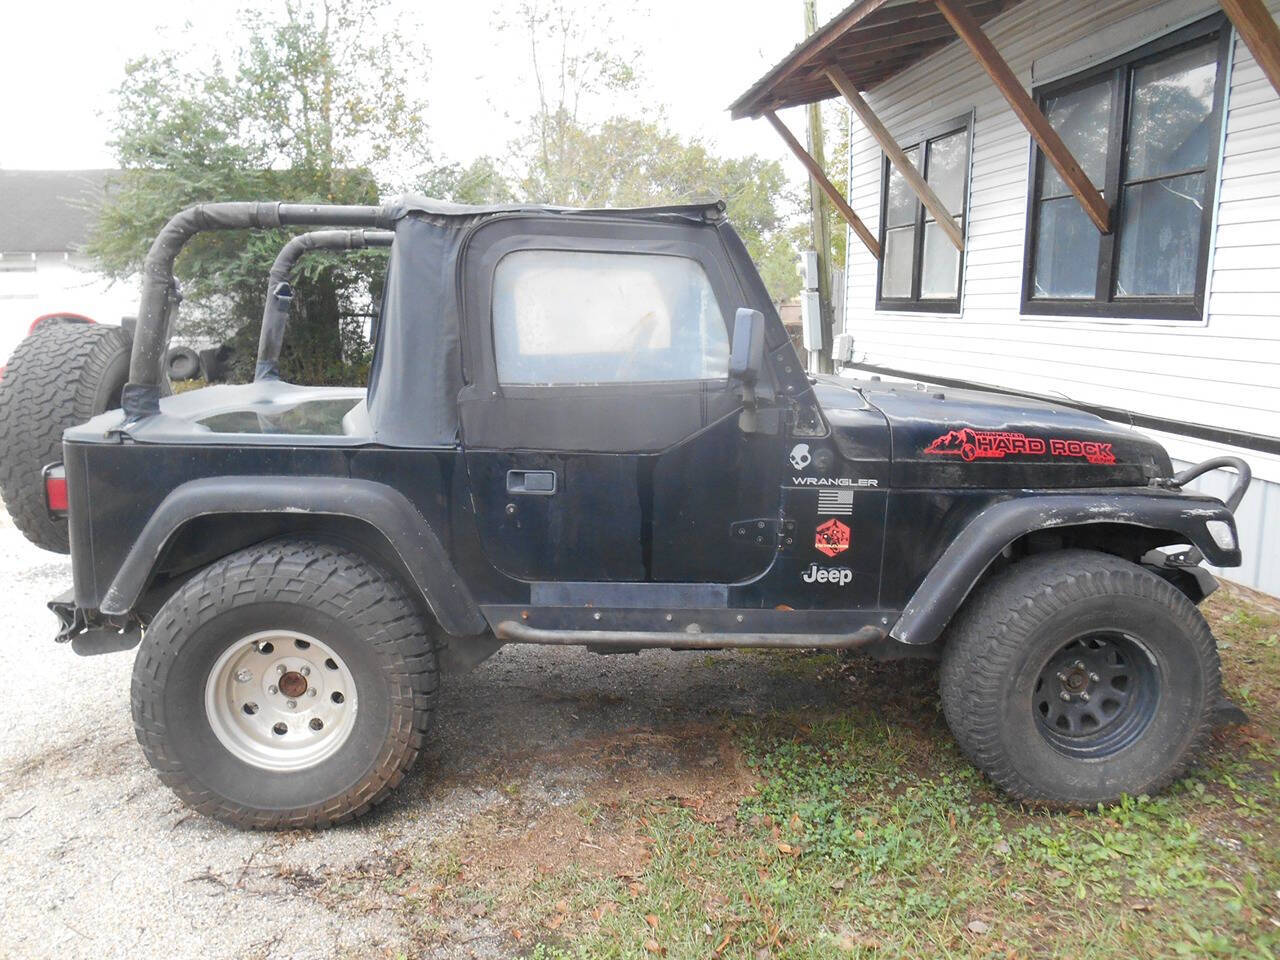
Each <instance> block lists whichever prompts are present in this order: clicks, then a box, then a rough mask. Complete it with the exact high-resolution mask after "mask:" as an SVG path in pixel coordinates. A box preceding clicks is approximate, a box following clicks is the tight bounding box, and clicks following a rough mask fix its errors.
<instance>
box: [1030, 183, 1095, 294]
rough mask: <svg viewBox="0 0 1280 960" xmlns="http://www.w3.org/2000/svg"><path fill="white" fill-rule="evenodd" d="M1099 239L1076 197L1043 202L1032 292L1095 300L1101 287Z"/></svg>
mask: <svg viewBox="0 0 1280 960" xmlns="http://www.w3.org/2000/svg"><path fill="white" fill-rule="evenodd" d="M1100 241H1101V234H1099V233H1098V229H1097V227H1095V226H1094V225H1093V223H1092V221H1090V220H1089V218H1088V216H1087V215H1086V214H1085V212H1084V210H1083V208H1081V206H1080V204H1079V203H1077V202H1076V198H1075V197H1070V196H1069V197H1063V198H1061V199H1058V200H1045V201H1042V202H1041V204H1040V221H1039V233H1038V236H1037V237H1036V253H1035V268H1034V273H1033V276H1032V290H1031V295H1032V296H1033V297H1051V298H1054V299H1066V298H1085V299H1092V298H1093V297H1094V295H1095V294H1096V292H1097V288H1098V279H1097V276H1098V244H1099V242H1100Z"/></svg>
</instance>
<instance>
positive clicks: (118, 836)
mask: <svg viewBox="0 0 1280 960" xmlns="http://www.w3.org/2000/svg"><path fill="white" fill-rule="evenodd" d="M0 582H2V583H4V584H5V587H6V590H7V594H8V598H7V599H8V605H7V608H6V613H7V617H6V619H5V627H4V629H3V631H2V633H0V636H2V638H3V639H2V640H0V670H2V671H3V675H4V677H5V678H6V682H5V695H4V696H3V698H0V729H2V730H3V731H4V734H3V740H2V741H0V916H3V918H4V923H3V925H2V926H0V956H7V957H59V958H66V957H94V958H99V957H131V958H136V957H148V956H186V957H196V956H208V957H253V956H259V957H268V956H270V957H336V956H341V957H396V956H403V955H408V956H419V955H422V954H423V953H424V952H425V953H426V954H428V955H430V956H440V957H455V956H456V957H472V956H482V957H501V956H506V955H508V952H509V951H510V941H509V940H506V939H504V938H503V937H502V936H501V935H499V931H496V930H488V929H486V928H485V923H484V921H483V920H480V919H476V920H474V921H473V920H470V919H468V920H465V921H464V924H465V925H464V926H463V927H460V928H458V929H457V930H456V936H446V937H444V938H443V939H442V940H441V939H438V940H437V941H436V943H434V944H433V945H431V946H430V947H423V946H422V944H421V942H420V941H415V940H414V939H413V938H412V936H411V933H410V931H409V929H408V926H407V925H406V923H405V918H404V916H403V915H402V913H400V912H397V908H396V906H395V905H394V904H392V903H391V902H389V901H382V900H379V899H377V898H374V899H370V898H369V897H368V896H367V895H364V894H361V895H353V896H352V897H351V898H349V899H348V898H344V897H342V896H334V895H333V891H334V889H335V888H336V889H339V890H341V889H342V887H341V884H335V883H334V882H333V881H332V878H334V877H342V876H344V875H349V874H361V873H362V872H363V873H364V875H368V874H369V873H370V872H374V873H376V871H377V870H378V869H379V867H378V865H379V864H385V863H387V862H392V860H393V858H394V857H396V856H403V855H404V854H403V851H405V850H406V849H410V848H411V849H413V850H416V851H423V850H429V849H431V848H432V846H433V845H437V844H439V843H440V842H442V841H444V840H447V839H448V838H449V837H450V836H452V835H453V834H455V833H456V832H457V831H458V830H459V829H460V828H461V827H462V826H463V825H465V824H467V823H468V822H470V821H472V820H473V819H474V818H475V817H477V816H479V815H485V816H489V817H493V816H498V817H502V816H505V815H506V811H507V810H508V809H514V808H512V807H510V806H509V805H510V804H511V797H512V796H514V795H516V794H517V793H518V795H519V798H520V800H519V806H518V809H519V813H520V815H521V816H522V817H529V816H535V817H536V816H538V815H539V811H540V810H541V811H542V812H543V813H546V812H549V811H551V810H552V809H553V808H556V807H559V806H563V805H566V804H571V803H573V802H574V801H575V800H576V799H577V798H580V797H581V796H583V794H584V791H586V790H588V789H590V787H591V781H592V780H593V778H594V779H599V778H606V777H607V778H610V779H611V780H615V781H616V776H615V774H616V770H610V769H607V768H605V767H603V766H602V767H597V766H595V765H594V761H593V760H592V759H591V758H592V757H594V756H597V755H598V756H604V755H606V754H608V755H611V756H613V757H618V756H625V758H626V763H627V764H628V765H629V769H630V771H631V773H632V775H637V774H638V776H639V777H640V778H641V780H642V782H643V781H644V780H652V781H654V782H655V784H656V783H657V782H658V781H661V780H663V778H665V777H670V776H672V775H673V774H676V775H678V774H679V773H680V772H681V769H680V768H681V766H682V765H688V766H690V767H698V766H701V767H707V766H710V765H714V764H716V763H717V762H718V761H717V758H716V756H714V755H709V756H703V757H701V758H699V757H698V756H697V751H696V750H694V751H689V750H680V749H673V747H672V744H673V743H675V744H679V743H680V742H681V738H682V734H681V732H680V731H681V730H682V728H687V729H689V730H694V729H697V728H698V727H699V726H702V727H706V726H707V725H708V724H709V723H710V724H715V723H717V722H718V721H719V718H721V717H723V716H724V715H725V713H726V712H727V713H737V714H742V713H761V712H765V711H768V710H770V709H773V708H796V707H800V706H803V705H804V704H805V703H806V702H807V701H809V700H811V699H813V698H824V697H827V696H830V695H831V694H830V693H829V692H824V690H823V689H822V687H821V685H819V686H818V687H817V688H816V689H815V687H814V685H813V684H812V683H811V680H810V679H806V678H805V677H803V676H802V675H799V674H797V673H796V672H794V671H789V670H785V669H778V668H777V666H776V664H775V663H774V661H772V660H771V659H770V658H769V657H765V656H761V655H758V654H751V653H736V654H713V655H710V656H704V655H701V654H697V655H695V654H688V653H684V654H676V653H670V652H655V651H649V652H645V653H642V654H640V655H631V656H597V655H593V654H589V653H586V652H584V651H579V650H549V649H512V648H507V649H505V650H503V651H501V652H500V653H499V654H497V655H496V656H495V657H493V658H492V659H490V660H489V661H488V662H486V663H485V664H483V665H482V666H481V667H480V668H478V669H477V670H475V671H474V672H472V673H471V674H468V675H467V676H465V677H459V678H453V679H451V680H447V681H446V686H445V693H444V696H443V698H442V702H441V710H440V713H439V715H438V721H437V727H436V730H435V732H434V736H433V737H432V738H431V741H430V745H429V747H428V751H427V755H426V756H424V757H423V758H422V759H421V760H420V761H419V763H418V766H417V767H416V769H415V771H414V772H413V774H412V775H411V776H410V777H409V778H408V779H407V780H406V781H405V782H404V783H403V784H402V785H401V787H400V788H399V790H398V791H397V792H396V794H395V795H394V796H393V798H392V799H391V800H390V801H389V802H388V803H386V804H385V805H384V806H383V807H381V808H380V809H379V810H378V811H375V812H374V814H372V815H371V816H368V817H365V818H364V819H363V820H361V821H360V822H359V823H357V824H355V825H349V826H346V827H341V828H338V829H334V830H329V831H325V832H318V833H307V832H290V833H280V834H262V833H245V832H239V831H236V830H233V829H231V828H229V827H224V826H222V825H221V824H218V823H216V822H214V821H211V820H207V819H205V818H203V817H201V816H198V815H192V814H190V813H189V812H188V811H187V810H185V809H184V808H183V807H181V806H180V805H179V804H178V803H177V801H176V800H175V799H174V797H173V796H172V795H171V794H170V793H169V792H168V790H166V789H165V788H164V787H163V786H162V785H161V784H160V782H159V781H158V780H157V779H156V778H155V777H154V776H153V775H152V773H151V771H150V768H148V767H147V766H146V764H145V762H144V760H143V758H142V755H141V752H140V750H139V748H138V746H137V743H136V742H135V740H134V735H133V728H132V724H131V721H130V717H129V673H130V669H131V667H132V659H133V658H132V656H131V655H130V654H114V655H108V656H103V657H94V658H80V657H77V656H75V655H74V654H73V653H72V652H71V650H70V648H69V646H64V645H56V644H54V643H53V640H52V638H53V634H54V630H55V621H54V617H53V615H52V614H51V613H50V612H49V611H48V610H47V609H46V607H45V602H46V601H47V599H48V598H49V597H51V596H53V595H54V594H56V593H59V592H61V591H62V590H64V589H65V588H66V587H67V586H69V585H70V582H71V570H70V562H69V560H68V559H67V558H66V557H62V556H58V555H55V554H50V553H46V552H44V551H41V550H38V549H37V548H35V547H33V546H31V545H30V544H29V543H27V542H26V540H24V539H23V537H22V536H21V534H19V533H18V532H17V531H16V530H15V529H14V528H13V526H12V524H11V523H10V521H9V519H8V516H7V514H5V513H3V511H2V510H0ZM654 731H658V732H659V733H660V734H661V735H660V736H654V735H653V734H654ZM663 731H666V732H665V733H663ZM684 739H686V740H688V739H696V737H690V736H685V737H684ZM664 741H665V743H666V746H662V743H663V742H664ZM655 743H656V744H658V746H649V747H646V746H644V744H649V745H652V744H655ZM575 751H576V752H575ZM584 758H585V759H584ZM531 811H532V812H531ZM383 869H385V867H384V868H383ZM321 890H323V893H324V895H323V896H322V895H321ZM409 926H411V925H409ZM504 944H505V945H504Z"/></svg>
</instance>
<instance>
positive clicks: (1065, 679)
mask: <svg viewBox="0 0 1280 960" xmlns="http://www.w3.org/2000/svg"><path fill="white" fill-rule="evenodd" d="M1159 694H1160V678H1159V673H1158V672H1157V670H1156V665H1155V662H1154V661H1153V660H1152V658H1151V655H1150V654H1149V653H1148V652H1147V650H1146V647H1144V646H1143V644H1142V643H1141V642H1140V641H1139V640H1138V639H1137V638H1136V637H1134V636H1132V635H1130V634H1127V633H1119V632H1095V633H1088V634H1084V635H1082V636H1079V637H1076V638H1075V639H1073V640H1071V641H1070V642H1068V643H1066V644H1065V645H1063V646H1062V647H1061V648H1060V649H1059V650H1058V652H1057V653H1055V654H1054V655H1053V656H1051V657H1050V658H1049V660H1048V662H1046V663H1045V665H1044V668H1043V669H1042V670H1041V671H1040V675H1039V677H1037V678H1036V686H1035V693H1034V694H1033V696H1032V711H1033V713H1034V714H1035V718H1036V725H1037V726H1038V727H1039V730H1040V734H1041V736H1043V737H1044V739H1045V740H1046V741H1047V742H1048V743H1049V745H1050V746H1052V747H1053V748H1054V749H1055V750H1057V751H1059V752H1060V753H1064V754H1066V755H1068V756H1071V757H1079V758H1091V759H1098V758H1102V757H1109V756H1111V755H1112V754H1115V753H1118V752H1119V751H1121V750H1123V749H1124V748H1125V747H1127V746H1129V745H1130V744H1131V743H1133V741H1134V740H1136V739H1137V738H1138V737H1139V736H1141V735H1142V731H1143V730H1145V729H1146V728H1147V724H1148V723H1150V722H1151V718H1152V717H1153V716H1154V715H1155V712H1156V704H1157V702H1158V700H1159Z"/></svg>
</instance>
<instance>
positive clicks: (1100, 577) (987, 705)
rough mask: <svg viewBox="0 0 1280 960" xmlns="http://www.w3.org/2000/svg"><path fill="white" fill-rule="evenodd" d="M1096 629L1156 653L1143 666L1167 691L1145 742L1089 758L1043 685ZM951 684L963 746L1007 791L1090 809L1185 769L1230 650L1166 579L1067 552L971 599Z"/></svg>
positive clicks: (1114, 560)
mask: <svg viewBox="0 0 1280 960" xmlns="http://www.w3.org/2000/svg"><path fill="white" fill-rule="evenodd" d="M1090 631H1098V633H1104V632H1107V631H1110V632H1112V633H1113V635H1115V636H1117V637H1119V638H1120V639H1121V640H1122V641H1123V640H1124V639H1125V638H1128V639H1129V640H1137V641H1139V644H1140V646H1139V647H1138V649H1140V650H1145V651H1147V656H1146V657H1145V658H1144V657H1141V656H1139V657H1135V658H1134V660H1135V661H1137V662H1138V664H1139V667H1140V669H1141V670H1143V671H1149V675H1150V676H1151V677H1154V678H1155V681H1154V684H1153V689H1154V690H1155V691H1156V692H1157V696H1156V699H1155V700H1154V703H1153V705H1152V706H1150V707H1149V708H1148V709H1149V711H1150V716H1149V719H1148V720H1147V721H1146V723H1145V726H1142V727H1136V726H1135V727H1134V728H1133V729H1136V730H1139V731H1140V732H1137V733H1136V734H1131V736H1132V737H1133V739H1131V740H1124V741H1119V742H1117V743H1115V744H1114V745H1113V746H1111V747H1109V748H1108V749H1110V750H1113V751H1114V752H1112V753H1109V754H1106V753H1104V754H1103V755H1097V756H1094V755H1090V756H1081V755H1075V754H1067V753H1064V752H1063V751H1062V750H1061V749H1058V748H1055V746H1054V744H1053V742H1052V738H1053V732H1052V730H1050V732H1049V735H1048V736H1046V734H1045V733H1044V732H1042V730H1043V729H1044V727H1042V725H1041V723H1040V720H1039V718H1037V717H1036V716H1035V713H1034V710H1035V709H1037V708H1036V707H1033V700H1034V701H1035V702H1037V703H1039V702H1043V700H1045V699H1047V698H1046V697H1044V695H1043V694H1040V693H1037V692H1036V690H1037V683H1040V684H1041V685H1042V686H1043V684H1044V680H1043V676H1044V671H1045V670H1047V669H1054V668H1052V667H1049V664H1051V663H1053V662H1054V657H1055V656H1057V655H1060V652H1061V651H1062V649H1063V646H1064V644H1067V643H1069V642H1070V641H1071V639H1072V638H1073V637H1080V636H1085V635H1089V634H1090ZM1095 635H1096V634H1095ZM1058 676H1061V675H1058ZM1143 682H1147V681H1143ZM941 687H942V705H943V710H944V712H945V714H946V718H947V723H948V724H949V725H950V727H951V730H952V733H953V734H954V735H955V738H956V740H957V741H958V742H959V744H960V747H961V749H962V750H963V751H964V753H965V754H966V755H967V756H968V757H969V758H970V759H971V760H972V761H973V763H974V764H975V765H976V766H977V767H978V768H979V769H980V770H982V771H983V772H984V773H985V774H987V776H988V777H990V778H991V779H992V780H993V781H995V783H996V784H997V785H998V786H999V787H1001V789H1003V790H1004V791H1005V792H1006V793H1008V794H1010V795H1011V796H1013V797H1016V798H1017V799H1019V800H1022V801H1025V802H1026V803H1028V804H1030V805H1033V806H1042V807H1047V808H1051V809H1076V808H1090V807H1094V806H1096V805H1097V804H1099V803H1111V802H1115V801H1116V800H1118V799H1119V798H1120V797H1121V796H1122V795H1129V796H1138V795H1141V794H1153V793H1155V792H1157V791H1159V790H1162V789H1163V788H1165V787H1166V786H1168V785H1169V784H1170V783H1171V782H1172V781H1173V780H1174V779H1176V778H1177V777H1179V776H1181V775H1182V774H1183V773H1184V772H1185V770H1186V769H1187V767H1188V766H1189V765H1190V763H1191V762H1192V760H1193V759H1194V758H1195V756H1196V755H1197V753H1198V752H1199V751H1200V750H1201V749H1202V748H1203V746H1204V744H1205V742H1206V740H1207V739H1208V736H1209V733H1210V730H1211V728H1212V724H1213V717H1214V710H1215V708H1216V706H1217V703H1218V699H1219V690H1220V676H1219V665H1218V651H1217V646H1216V644H1215V642H1214V639H1213V634H1212V633H1211V632H1210V630H1209V626H1208V624H1206V623H1205V620H1204V617H1203V616H1201V614H1200V611H1199V610H1198V609H1196V607H1195V606H1194V605H1193V604H1192V603H1191V601H1190V600H1188V599H1187V597H1186V596H1185V595H1184V594H1183V593H1182V592H1181V591H1179V590H1178V589H1176V588H1175V587H1173V586H1172V585H1170V584H1169V583H1168V582H1167V581H1165V580H1164V579H1162V578H1160V577H1159V576H1157V575H1155V574H1154V573H1152V572H1151V571H1149V570H1146V569H1144V568H1142V567H1140V566H1138V565H1136V564H1133V563H1129V562H1128V561H1125V560H1122V559H1120V558H1118V557H1113V556H1109V555H1106V554H1102V553H1095V552H1092V551H1084V550H1069V551H1061V552H1056V553H1052V554H1045V555H1041V556H1037V557H1033V558H1031V559H1028V560H1024V561H1022V562H1020V563H1016V564H1014V565H1013V566H1012V567H1010V568H1008V569H1007V570H1005V571H1003V572H1002V573H1000V574H998V575H997V576H996V577H994V578H993V579H992V580H991V581H990V582H989V583H987V584H986V585H984V586H983V587H981V588H980V590H979V592H978V593H977V594H976V595H975V596H973V597H972V598H971V599H970V600H969V601H968V602H967V603H966V606H965V607H964V609H963V610H962V611H961V613H960V614H959V616H958V617H957V619H956V621H955V622H954V624H953V625H952V627H951V628H950V630H949V631H948V636H947V638H946V646H945V647H944V650H943V654H942V669H941ZM1064 692H1067V691H1065V690H1063V691H1057V692H1056V693H1052V694H1050V695H1051V696H1059V697H1061V696H1062V694H1063V693H1064ZM1097 696H1098V695H1097V694H1096V693H1095V698H1096V697H1097ZM1046 726H1047V725H1046Z"/></svg>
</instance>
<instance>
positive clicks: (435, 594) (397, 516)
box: [100, 476, 488, 636]
mask: <svg viewBox="0 0 1280 960" xmlns="http://www.w3.org/2000/svg"><path fill="white" fill-rule="evenodd" d="M220 513H241V514H243V513H263V514H290V513H310V514H323V515H331V516H341V517H350V518H353V519H356V520H360V521H363V522H365V523H368V524H369V525H371V526H372V527H373V528H374V529H375V530H377V531H378V532H379V533H380V534H382V536H384V537H385V538H386V539H387V542H388V543H389V544H390V545H391V548H392V549H393V550H394V551H395V552H396V554H397V555H398V556H399V558H400V561H401V562H402V563H403V564H404V567H405V569H406V570H407V571H408V572H409V575H410V576H411V577H412V578H413V581H414V585H415V586H416V587H417V588H418V590H419V591H421V593H422V596H423V598H424V599H425V600H426V603H427V606H428V607H429V608H430V610H431V613H432V614H433V615H434V616H435V618H436V620H437V621H439V623H440V626H441V627H443V628H444V630H445V631H446V632H448V633H451V634H453V635H455V636H471V635H475V634H479V633H483V632H484V631H485V630H486V629H487V627H488V625H487V623H486V621H485V619H484V617H483V616H482V615H481V613H480V608H479V606H478V605H477V604H476V602H475V599H474V598H473V597H472V596H471V591H470V590H468V589H467V586H466V584H465V583H464V582H463V580H462V578H461V577H460V576H459V575H458V572H457V570H455V569H454V567H453V564H452V563H451V562H450V560H449V555H448V554H447V553H446V552H445V549H444V546H443V545H442V544H441V543H440V539H439V537H438V536H437V535H436V532H435V531H434V530H432V529H431V526H430V524H429V523H428V522H427V520H426V518H425V517H423V516H422V514H421V513H420V512H419V511H418V510H417V508H416V507H414V505H413V504H412V503H410V502H409V500H408V498H406V497H405V496H404V494H402V493H400V492H399V491H398V490H395V489H393V488H392V487H389V486H387V485H386V484H383V483H378V482H376V481H373V480H355V479H351V478H347V477H236V476H231V477H209V478H205V479H201V480H192V481H190V482H188V483H184V484H182V485H181V486H180V487H177V488H176V489H174V490H173V491H172V492H171V493H170V494H169V495H168V496H167V497H165V498H164V500H163V501H161V503H160V505H159V506H158V507H157V508H156V510H155V512H154V513H152V515H151V517H150V519H149V520H148V521H147V524H146V526H145V527H143V529H142V533H141V534H139V535H138V538H137V540H135V541H134V543H133V546H132V547H131V548H130V549H129V554H128V556H126V557H125V560H124V563H123V564H122V565H121V566H120V569H119V570H118V571H117V572H116V575H115V578H114V579H113V580H112V581H111V586H110V587H108V588H107V592H106V594H105V595H104V596H103V598H102V604H101V607H100V611H101V612H102V613H103V614H105V615H106V616H113V617H116V616H125V615H127V614H128V613H129V612H130V611H131V610H132V609H133V606H134V604H136V603H137V602H138V598H139V597H140V596H141V595H142V591H143V589H144V588H145V587H146V585H147V582H148V580H150V578H151V574H152V571H153V570H154V569H155V565H156V563H157V562H158V561H159V559H160V556H161V554H162V553H163V552H164V549H165V546H166V545H167V544H168V543H169V541H170V539H171V538H172V537H173V534H174V533H175V531H177V530H178V528H179V527H181V526H182V525H183V524H184V523H186V522H187V521H188V520H193V519H195V518H197V517H203V516H210V515H215V514H220Z"/></svg>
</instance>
